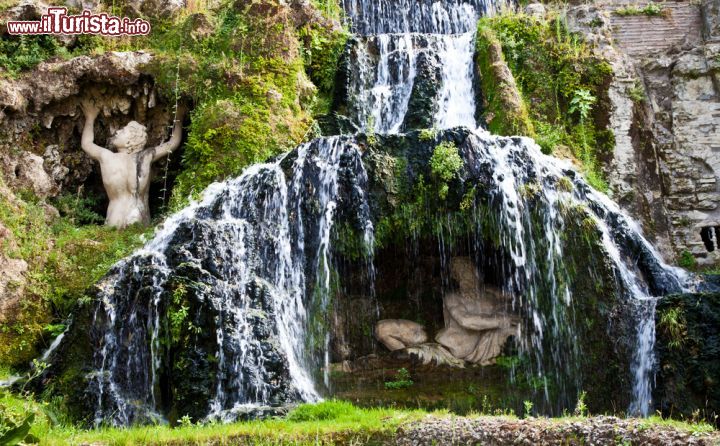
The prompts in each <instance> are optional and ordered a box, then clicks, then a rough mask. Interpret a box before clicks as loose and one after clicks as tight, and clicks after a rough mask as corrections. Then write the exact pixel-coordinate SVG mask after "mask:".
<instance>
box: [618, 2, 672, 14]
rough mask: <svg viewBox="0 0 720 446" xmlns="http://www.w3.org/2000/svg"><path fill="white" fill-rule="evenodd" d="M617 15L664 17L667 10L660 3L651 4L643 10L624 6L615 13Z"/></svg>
mask: <svg viewBox="0 0 720 446" xmlns="http://www.w3.org/2000/svg"><path fill="white" fill-rule="evenodd" d="M614 14H615V15H619V16H634V15H646V16H650V17H652V16H662V15H665V14H666V12H665V8H663V7H662V6H661V5H660V4H659V3H654V2H650V3H648V4H647V5H645V6H644V7H642V8H638V7H637V6H624V7H622V8H618V9H616V10H615V11H614Z"/></svg>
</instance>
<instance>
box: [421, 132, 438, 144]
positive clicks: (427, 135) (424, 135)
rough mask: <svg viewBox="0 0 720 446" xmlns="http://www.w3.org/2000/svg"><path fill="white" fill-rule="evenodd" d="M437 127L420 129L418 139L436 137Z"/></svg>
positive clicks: (432, 138) (423, 139)
mask: <svg viewBox="0 0 720 446" xmlns="http://www.w3.org/2000/svg"><path fill="white" fill-rule="evenodd" d="M437 134H438V131H437V129H422V130H420V137H419V138H420V141H433V140H435V138H436V137H437Z"/></svg>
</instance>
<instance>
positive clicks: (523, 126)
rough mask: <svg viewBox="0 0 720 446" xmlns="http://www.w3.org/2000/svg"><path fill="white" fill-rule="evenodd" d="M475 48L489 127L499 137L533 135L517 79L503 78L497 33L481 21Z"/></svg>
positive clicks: (502, 62) (502, 59)
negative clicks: (516, 83)
mask: <svg viewBox="0 0 720 446" xmlns="http://www.w3.org/2000/svg"><path fill="white" fill-rule="evenodd" d="M480 23H481V24H480V26H479V28H478V37H477V45H476V63H477V65H478V71H479V72H480V79H481V86H482V92H483V97H484V99H485V107H486V108H485V118H486V120H487V121H488V128H489V130H490V131H492V132H493V133H495V134H498V135H527V136H533V135H534V129H533V125H532V122H531V121H530V117H529V114H528V111H527V107H526V105H525V103H524V101H523V100H522V98H520V97H515V95H516V94H517V93H519V91H517V87H516V86H515V83H514V80H513V79H510V78H508V77H507V75H504V74H505V73H504V68H505V60H504V58H503V56H502V51H501V50H500V49H501V43H500V40H499V39H498V37H497V35H496V34H495V31H494V30H493V29H492V28H491V27H489V26H487V25H486V24H484V23H483V22H480Z"/></svg>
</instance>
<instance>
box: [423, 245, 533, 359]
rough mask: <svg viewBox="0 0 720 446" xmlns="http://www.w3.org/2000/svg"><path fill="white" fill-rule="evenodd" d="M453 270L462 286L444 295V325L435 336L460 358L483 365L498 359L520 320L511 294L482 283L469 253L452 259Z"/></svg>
mask: <svg viewBox="0 0 720 446" xmlns="http://www.w3.org/2000/svg"><path fill="white" fill-rule="evenodd" d="M451 274H452V277H453V279H455V280H456V281H457V282H458V285H459V289H458V290H457V291H455V292H452V293H448V294H446V295H445V296H444V297H443V316H444V318H445V328H444V329H442V330H440V332H438V334H437V336H436V337H435V340H436V341H437V342H438V343H439V344H441V345H443V346H444V347H446V348H447V349H448V350H450V352H451V353H452V354H453V356H455V357H456V358H458V359H463V360H465V361H467V362H471V363H474V364H480V365H490V364H494V363H495V358H496V357H498V356H499V355H500V353H501V352H502V349H503V347H504V345H505V343H506V342H507V339H508V338H509V337H510V336H513V335H516V334H517V331H518V324H519V320H518V318H517V316H514V315H512V314H511V313H510V312H509V311H508V306H509V304H510V302H509V299H508V296H505V295H504V294H503V293H502V292H501V291H500V290H497V289H494V288H491V287H488V286H483V287H482V288H481V285H480V283H479V279H478V277H477V275H476V273H475V267H474V266H473V264H472V262H471V261H470V259H469V258H467V257H456V258H454V259H453V260H452V262H451Z"/></svg>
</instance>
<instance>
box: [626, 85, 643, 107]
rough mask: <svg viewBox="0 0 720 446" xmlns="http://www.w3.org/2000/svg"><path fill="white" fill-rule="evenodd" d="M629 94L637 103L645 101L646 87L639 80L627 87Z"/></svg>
mask: <svg viewBox="0 0 720 446" xmlns="http://www.w3.org/2000/svg"><path fill="white" fill-rule="evenodd" d="M627 95H628V97H629V98H630V99H632V101H633V102H635V103H638V104H640V103H642V102H645V89H644V88H643V86H642V84H641V83H640V82H639V81H638V82H635V85H634V86H632V87H631V88H628V89H627Z"/></svg>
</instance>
